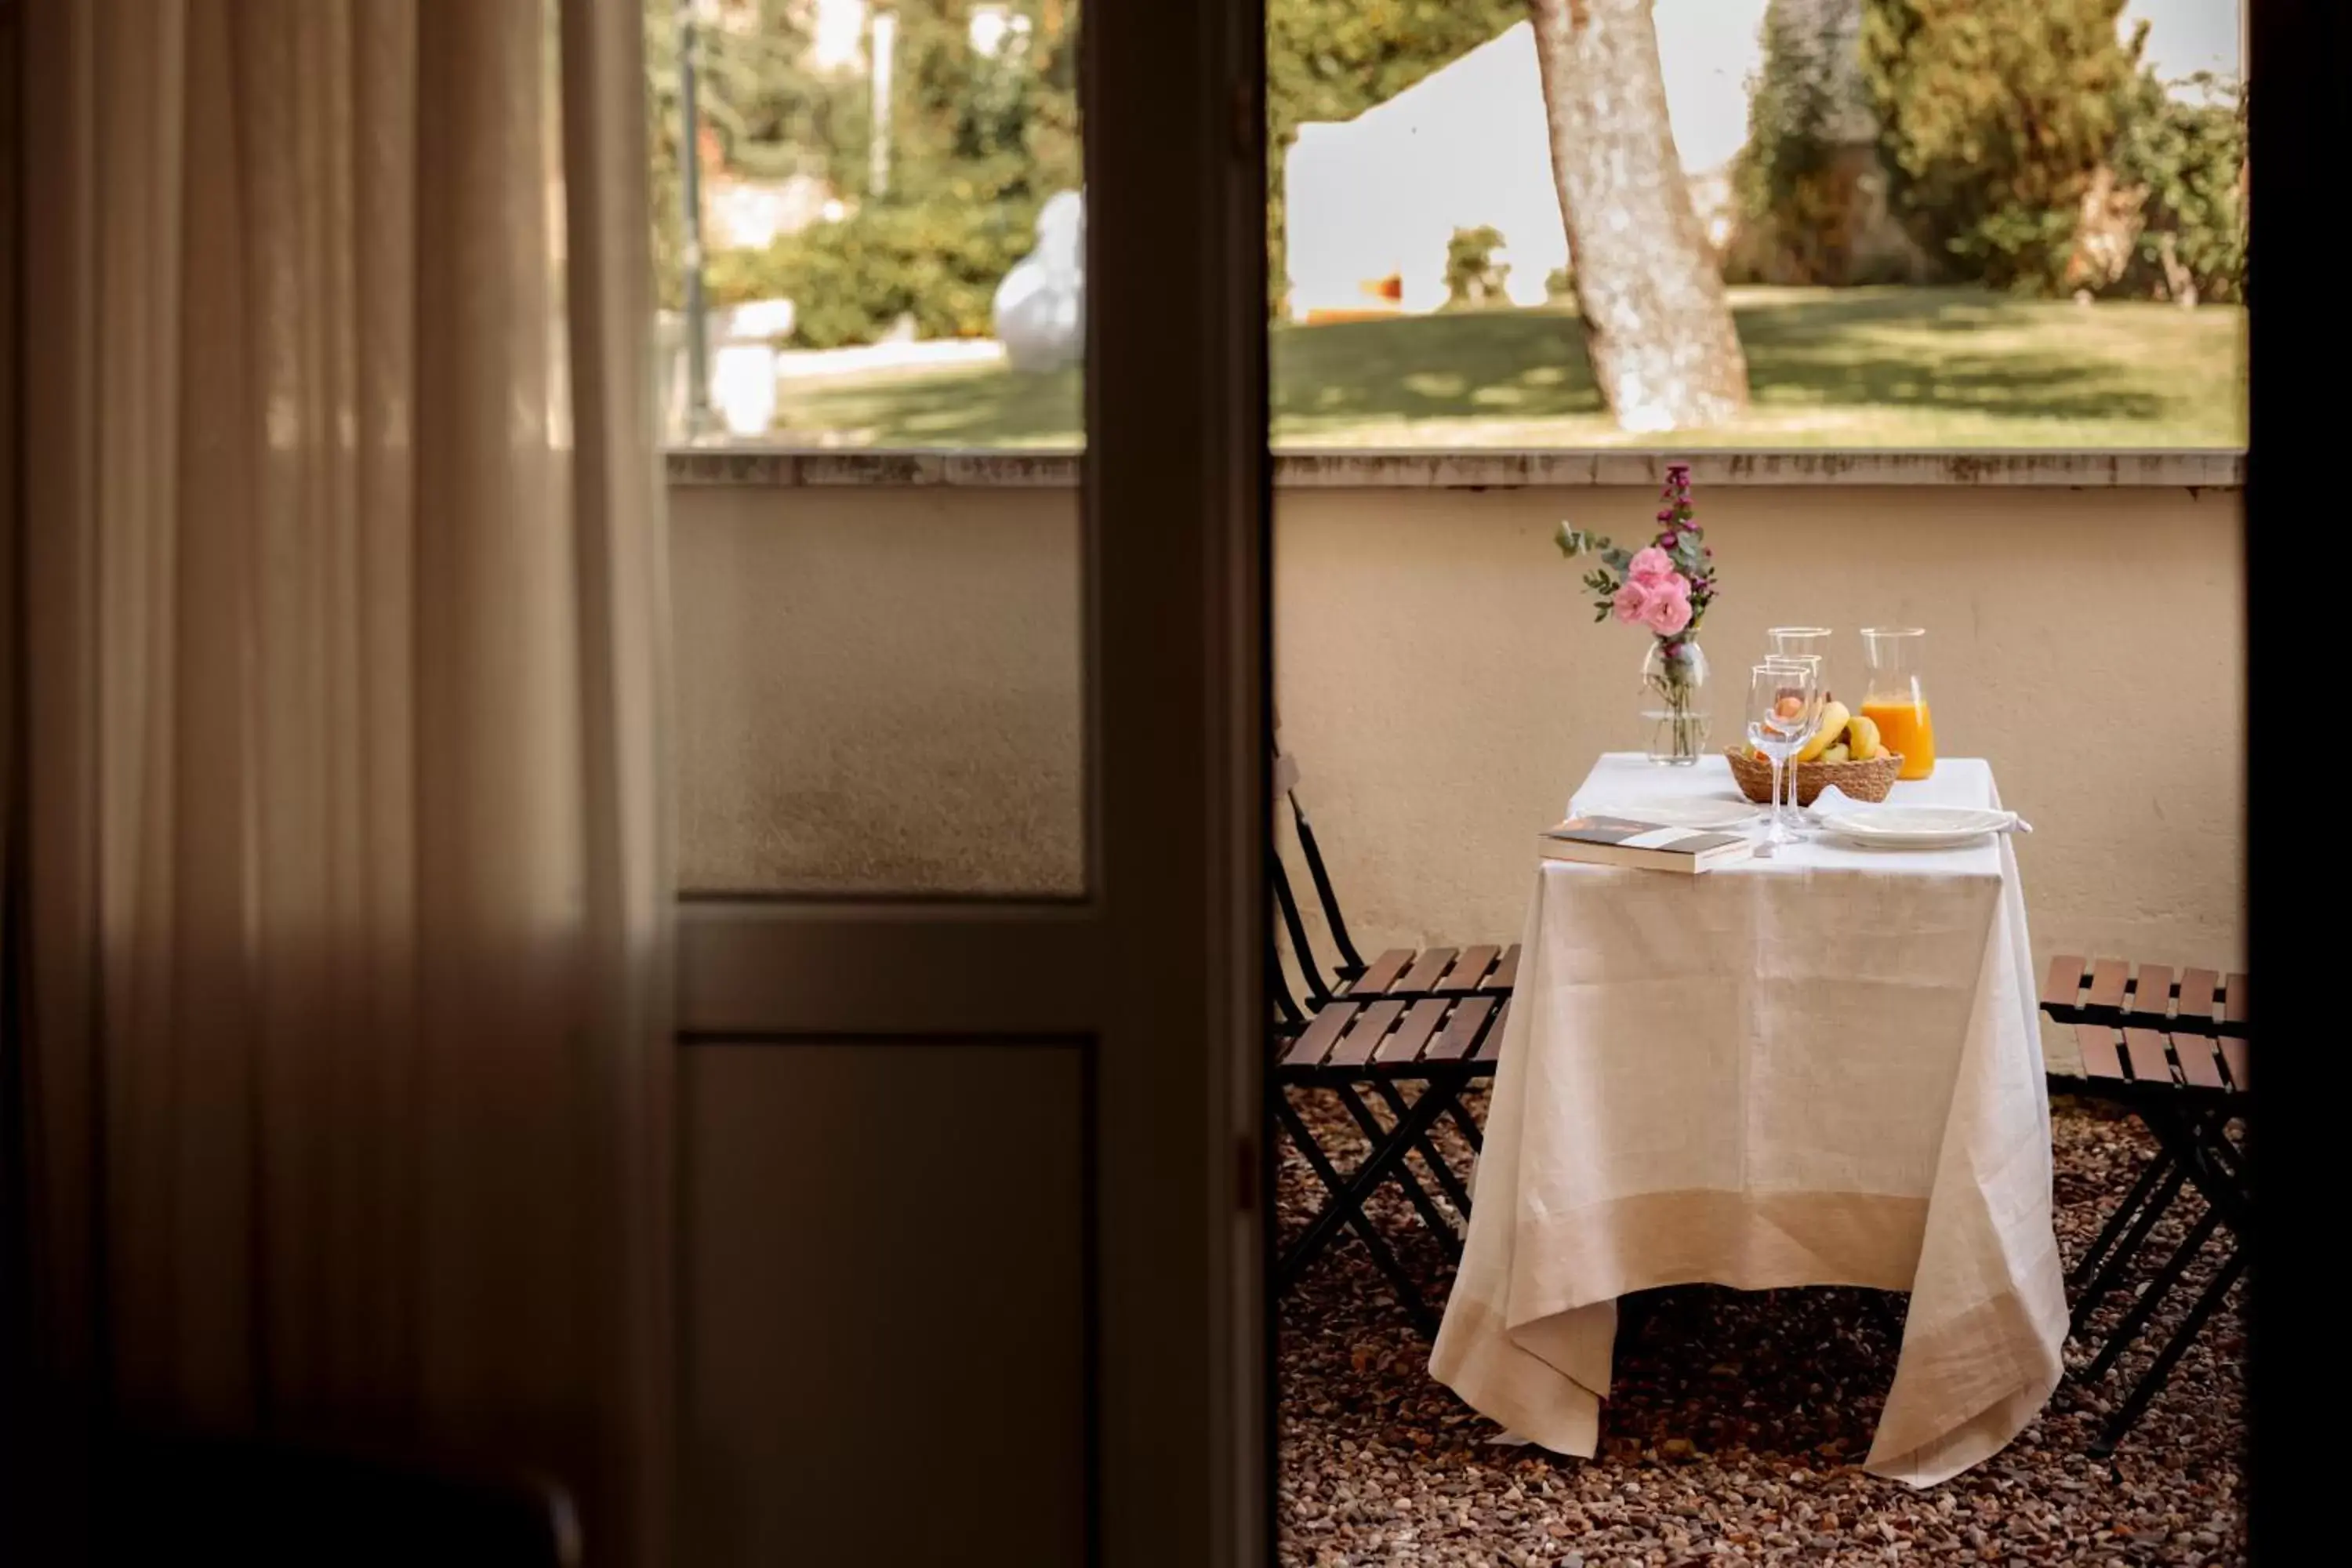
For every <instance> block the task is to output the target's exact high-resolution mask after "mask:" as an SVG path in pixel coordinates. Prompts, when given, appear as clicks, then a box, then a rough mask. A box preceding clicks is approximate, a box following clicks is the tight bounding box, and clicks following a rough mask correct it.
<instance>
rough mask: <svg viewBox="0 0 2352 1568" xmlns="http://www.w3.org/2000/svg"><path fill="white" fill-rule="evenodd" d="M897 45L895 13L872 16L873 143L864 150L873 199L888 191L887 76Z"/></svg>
mask: <svg viewBox="0 0 2352 1568" xmlns="http://www.w3.org/2000/svg"><path fill="white" fill-rule="evenodd" d="M873 47H874V58H873V60H872V62H871V65H870V67H869V80H870V81H871V83H872V86H873V98H874V106H873V107H874V140H873V142H872V144H871V145H870V146H869V147H867V149H866V161H867V162H866V189H867V190H868V191H869V192H871V193H872V194H873V195H877V196H881V195H888V194H889V190H890V76H891V65H892V59H893V56H894V55H895V53H896V51H897V48H898V15H897V13H895V12H890V11H877V12H876V13H875V14H874V46H873Z"/></svg>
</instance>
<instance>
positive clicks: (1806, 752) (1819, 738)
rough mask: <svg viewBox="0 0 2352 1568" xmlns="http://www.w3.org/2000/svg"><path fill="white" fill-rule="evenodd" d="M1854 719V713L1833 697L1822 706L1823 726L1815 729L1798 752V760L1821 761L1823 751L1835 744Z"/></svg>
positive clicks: (1805, 761) (1806, 761) (1804, 761)
mask: <svg viewBox="0 0 2352 1568" xmlns="http://www.w3.org/2000/svg"><path fill="white" fill-rule="evenodd" d="M1852 721H1853V714H1851V713H1848V712H1847V711H1846V710H1845V704H1844V703H1843V702H1841V701H1839V700H1837V699H1836V698H1834V697H1832V698H1831V699H1830V700H1829V701H1828V702H1827V703H1825V704H1824V705H1823V706H1822V727H1821V728H1820V729H1818V730H1816V731H1813V738H1812V739H1811V740H1810V741H1808V742H1805V744H1804V749H1803V750H1801V751H1800V752H1798V753H1797V761H1799V762H1801V763H1813V762H1819V761H1820V760H1821V757H1822V752H1826V751H1828V750H1829V749H1830V748H1831V747H1832V746H1833V745H1835V744H1836V743H1837V740H1838V737H1839V736H1841V735H1843V734H1844V733H1845V727H1846V725H1847V724H1849V723H1851V722H1852Z"/></svg>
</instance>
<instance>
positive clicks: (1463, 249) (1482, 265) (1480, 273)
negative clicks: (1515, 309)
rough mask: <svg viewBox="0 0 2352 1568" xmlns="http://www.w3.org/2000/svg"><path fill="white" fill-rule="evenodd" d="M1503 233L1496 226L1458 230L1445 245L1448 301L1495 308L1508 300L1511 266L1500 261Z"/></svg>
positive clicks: (1489, 225)
mask: <svg viewBox="0 0 2352 1568" xmlns="http://www.w3.org/2000/svg"><path fill="white" fill-rule="evenodd" d="M1502 248H1503V231H1502V230H1501V229H1499V228H1496V226H1494V225H1492V224H1485V223H1482V224H1480V225H1479V226H1477V227H1475V228H1457V229H1455V230H1454V234H1453V237H1451V238H1449V239H1448V240H1447V241H1446V242H1445V297H1446V300H1448V301H1449V302H1450V303H1452V304H1455V305H1491V304H1493V303H1494V302H1495V301H1496V300H1500V299H1502V298H1504V293H1503V289H1504V285H1505V284H1507V283H1508V282H1509V281H1510V276H1511V264H1510V263H1509V262H1507V261H1497V260H1496V259H1495V253H1496V251H1498V250H1500V249H1502Z"/></svg>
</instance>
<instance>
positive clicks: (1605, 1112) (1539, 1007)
mask: <svg viewBox="0 0 2352 1568" xmlns="http://www.w3.org/2000/svg"><path fill="white" fill-rule="evenodd" d="M1655 795H1685V796H1688V795H1710V796H1722V797H1725V798H1737V786H1736V785H1734V784H1733V783H1732V781H1731V773H1730V770H1729V768H1728V767H1727V766H1726V764H1725V763H1724V762H1723V760H1722V759H1721V758H1720V757H1715V758H1708V759H1706V760H1705V761H1703V762H1701V763H1699V765H1698V766H1697V767H1696V768H1689V769H1668V768H1658V767H1654V766H1652V765H1651V764H1650V763H1647V762H1646V761H1644V760H1643V759H1642V758H1640V757H1637V756H1633V755H1631V754H1626V755H1610V756H1605V757H1603V758H1601V762H1600V763H1599V765H1597V766H1596V767H1595V768H1594V769H1593V771H1592V773H1591V776H1590V777H1588V778H1587V779H1586V781H1585V783H1584V785H1583V787H1581V788H1580V789H1579V790H1578V791H1577V794H1576V795H1575V797H1574V800H1575V804H1576V805H1581V806H1585V807H1591V806H1597V805H1609V804H1619V805H1623V804H1626V803H1629V802H1631V801H1633V800H1635V799H1638V798H1646V797H1652V796H1655ZM1892 799H1894V800H1895V801H1896V802H1899V803H1908V804H1915V805H1916V804H1930V803H1933V804H1943V805H1976V806H1997V805H1999V804H2000V799H1999V795H1998V792H1997V791H1996V790H1995V789H1994V787H1993V781H1992V770H1991V769H1990V768H1989V767H1987V766H1986V765H1985V763H1983V762H1981V761H1978V760H1975V759H1970V758H1948V759H1946V760H1945V761H1943V762H1942V763H1939V764H1938V765H1937V769H1936V773H1935V775H1934V776H1933V777H1932V778H1929V779H1926V780H1922V781H1920V782H1919V783H1917V784H1897V785H1896V786H1895V795H1893V797H1892ZM1533 837H1534V836H1533V833H1532V832H1530V834H1529V839H1530V843H1529V848H1528V854H1529V858H1530V859H1531V860H1534V859H1535V851H1534V845H1533ZM1536 864H1537V865H1538V873H1537V878H1536V889H1535V896H1534V898H1533V900H1531V902H1530V905H1529V908H1528V919H1527V928H1526V934H1525V937H1524V952H1523V953H1522V954H1521V957H1520V963H1519V973H1518V988H1517V1000H1516V1001H1515V1002H1514V1004H1513V1005H1512V1007H1511V1016H1510V1022H1509V1025H1508V1028H1507V1034H1506V1036H1505V1038H1504V1041H1503V1047H1502V1058H1501V1061H1500V1063H1499V1065H1498V1069H1497V1073H1496V1080H1495V1089H1494V1100H1493V1103H1492V1108H1491V1110H1489V1112H1488V1116H1487V1125H1486V1149H1485V1152H1484V1154H1483V1155H1482V1156H1481V1157H1480V1160H1479V1163H1478V1172H1477V1182H1476V1186H1475V1192H1474V1197H1475V1204H1474V1206H1473V1212H1472V1215H1471V1221H1470V1233H1469V1237H1468V1240H1467V1243H1466V1246H1465V1251H1464V1256H1463V1260H1462V1268H1461V1271H1460V1273H1459V1275H1458V1277H1457V1278H1456V1279H1455V1282H1454V1292H1453V1297H1452V1299H1451V1300H1450V1301H1449V1302H1448V1303H1447V1306H1446V1311H1445V1321H1444V1327H1443V1329H1442V1331H1440V1333H1439V1334H1438V1338H1437V1344H1436V1347H1435V1350H1434V1352H1433V1354H1432V1356H1431V1358H1430V1371H1431V1372H1432V1373H1433V1374H1434V1375H1435V1376H1436V1377H1438V1378H1439V1379H1440V1380H1442V1381H1443V1382H1444V1383H1446V1384H1449V1385H1451V1386H1452V1387H1453V1388H1454V1390H1455V1391H1456V1392H1457V1393H1459V1394H1461V1395H1462V1397H1463V1398H1465V1400H1467V1401H1468V1402H1469V1403H1470V1404H1471V1405H1473V1406H1475V1407H1476V1408H1477V1409H1478V1410H1480V1411H1483V1412H1484V1413H1486V1415H1489V1416H1492V1417H1493V1418H1494V1419H1495V1420H1496V1421H1499V1422H1501V1423H1502V1424H1503V1425H1504V1426H1507V1427H1508V1428H1510V1429H1511V1430H1512V1431H1513V1432H1515V1433H1517V1434H1518V1435H1519V1436H1524V1437H1527V1438H1530V1439H1532V1440H1533V1441H1535V1442H1537V1443H1539V1444H1541V1445H1542V1446H1544V1447H1547V1448H1550V1449H1553V1450H1556V1451H1558V1452H1560V1453H1564V1454H1576V1455H1586V1456H1589V1455H1591V1453H1592V1451H1593V1448H1594V1446H1595V1443H1596V1441H1597V1439H1598V1436H1599V1426H1600V1405H1601V1398H1602V1397H1603V1396H1604V1395H1605V1394H1606V1393H1607V1392H1608V1388H1609V1374H1610V1358H1611V1348H1612V1340H1613V1338H1614V1336H1615V1331H1616V1298H1617V1297H1619V1296H1621V1295H1623V1294H1625V1293H1626V1292H1628V1291H1632V1290H1641V1289H1652V1288H1654V1287H1658V1286H1664V1285H1675V1284H1690V1283H1697V1282H1701V1281H1709V1282H1713V1283H1717V1284H1722V1285H1730V1286H1735V1287H1738V1288H1739V1289H1751V1290H1754V1289H1775V1288H1780V1287H1786V1286H1797V1285H1860V1286H1869V1287H1874V1288H1875V1289H1887V1290H1907V1291H1909V1292H1910V1293H1911V1304H1910V1313H1909V1317H1908V1319H1907V1321H1906V1325H1905V1328H1904V1334H1903V1347H1902V1353H1901V1356H1900V1358H1899V1360H1898V1361H1897V1363H1896V1366H1895V1383H1894V1386H1893V1388H1892V1390H1891V1391H1890V1393H1889V1394H1888V1395H1887V1400H1886V1407H1885V1412H1884V1414H1883V1415H1881V1417H1880V1419H1879V1424H1878V1432H1877V1436H1876V1438H1875V1440H1874V1443H1873V1445H1872V1447H1871V1451H1870V1456H1869V1458H1868V1461H1867V1468H1869V1469H1870V1470H1872V1471H1873V1472H1874V1473H1876V1474H1879V1475H1884V1476H1889V1477H1894V1478H1896V1479H1902V1480H1906V1481H1908V1482H1910V1483H1912V1484H1913V1485H1915V1486H1928V1485H1932V1484H1934V1483H1935V1482H1937V1481H1939V1480H1943V1479H1946V1478H1948V1477H1950V1476H1952V1475H1955V1474H1957V1473H1958V1472H1959V1471H1961V1470H1964V1469H1966V1468H1968V1467H1969V1466H1970V1465H1973V1464H1975V1463H1976V1462H1977V1461H1978V1460H1979V1459H1982V1458H1985V1457H1987V1456H1988V1455H1990V1454H1993V1453H1996V1452H1998V1451H1999V1450H2000V1448H2001V1447H2003V1446H2004V1445H2006V1444H2007V1443H2008V1442H2009V1441H2010V1439H2011V1438H2012V1437H2014V1436H2016V1435H2017V1434H2018V1432H2019V1431H2021V1429H2022V1428H2023V1427H2024V1426H2025V1425H2026V1424H2027V1423H2028V1422H2030V1421H2032V1419H2033V1417H2034V1415H2035V1414H2036V1413H2038V1412H2039V1411H2040V1410H2041V1408H2042V1404H2043V1403H2044V1402H2045V1401H2046V1400H2047V1399H2048V1398H2049V1396H2050V1393H2051V1390H2052V1389H2053V1388H2054V1387H2056V1386H2057V1383H2058V1378H2059V1373H2060V1371H2061V1363H2060V1361H2059V1346H2060V1344H2061V1343H2062V1342H2063V1339H2064V1337H2065V1331H2066V1297H2065V1287H2064V1282H2063V1270H2062V1268H2061V1267H2060V1263H2059V1258H2058V1250H2057V1243H2056V1238H2055V1236H2054V1233H2053V1229H2052V1225H2051V1166H2050V1106H2049V1099H2048V1096H2047V1093H2046V1091H2045V1089H2044V1086H2043V1079H2042V1041H2041V1032H2040V1029H2039V1026H2038V1023H2037V1019H2036V1015H2035V1001H2034V995H2035V992H2034V984H2033V963H2032V952H2031V950H2030V948H2029V946H2028V944H2027V942H2026V931H2025V902H2024V898H2023V895H2022V892H2021V889H2020V887H2019V884H2018V877H2017V861H2016V858H2015V856H2014V854H2013V853H2012V851H2011V847H2010V841H2009V840H2008V839H2007V838H2006V837H2001V838H1996V839H1992V840H1990V841H1987V842H1984V843H1980V844H1979V845H1975V846H1971V847H1967V848H1962V849H1948V850H1940V851H1923V852H1904V853H1889V852H1886V851H1882V850H1870V849H1862V848H1852V847H1841V846H1838V845H1836V844H1834V843H1832V842H1829V841H1823V840H1815V841H1811V842H1808V843H1806V844H1804V845H1802V846H1801V847H1790V848H1783V849H1781V850H1780V853H1779V855H1778V856H1777V857H1776V858H1772V859H1769V860H1758V861H1751V862H1745V863H1742V864H1740V865H1738V866H1734V867H1731V868H1726V869H1723V870H1719V871H1712V872H1708V873H1706V875H1703V876H1699V877H1683V876H1678V875H1674V874H1671V873H1665V872H1657V871H1640V870H1628V869H1622V868H1614V867H1598V866H1582V865H1561V864H1556V863H1549V862H1543V861H1539V860H1538V861H1536Z"/></svg>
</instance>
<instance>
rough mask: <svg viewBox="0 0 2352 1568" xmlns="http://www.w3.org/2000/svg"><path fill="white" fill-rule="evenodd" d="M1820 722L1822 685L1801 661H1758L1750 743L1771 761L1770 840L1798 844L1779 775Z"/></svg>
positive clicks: (1752, 683) (1752, 678)
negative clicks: (1784, 814)
mask: <svg viewBox="0 0 2352 1568" xmlns="http://www.w3.org/2000/svg"><path fill="white" fill-rule="evenodd" d="M1820 721H1821V685H1820V680H1819V678H1818V677H1817V676H1816V675H1815V674H1814V672H1813V670H1812V669H1811V668H1809V667H1807V666H1804V665H1802V664H1799V663H1795V662H1790V663H1785V664H1759V665H1757V666H1755V667H1754V668H1752V669H1751V670H1750V671H1749V672H1748V744H1749V745H1751V746H1753V747H1755V748H1756V749H1757V750H1758V751H1759V752H1763V753H1764V756H1765V759H1766V760H1767V761H1768V762H1769V763H1771V764H1772V812H1771V819H1770V823H1771V825H1770V826H1769V828H1767V830H1766V832H1765V835H1764V842H1765V843H1766V844H1768V845H1780V844H1794V843H1796V842H1798V839H1797V836H1796V835H1795V834H1794V833H1791V832H1790V831H1789V825H1788V823H1787V822H1785V821H1783V820H1782V818H1781V816H1780V774H1781V773H1782V771H1783V770H1784V769H1786V768H1787V766H1788V764H1789V759H1790V757H1792V756H1794V755H1795V754H1796V752H1797V748H1798V747H1800V746H1801V745H1803V744H1804V743H1805V737H1806V736H1807V734H1808V733H1809V732H1810V731H1811V728H1812V726H1813V725H1815V724H1817V723H1819V722H1820Z"/></svg>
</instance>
